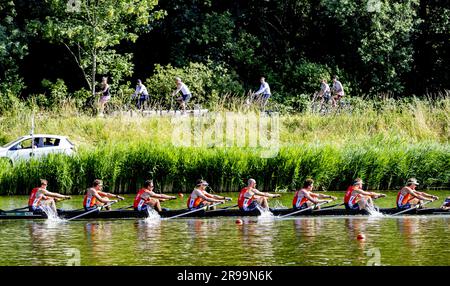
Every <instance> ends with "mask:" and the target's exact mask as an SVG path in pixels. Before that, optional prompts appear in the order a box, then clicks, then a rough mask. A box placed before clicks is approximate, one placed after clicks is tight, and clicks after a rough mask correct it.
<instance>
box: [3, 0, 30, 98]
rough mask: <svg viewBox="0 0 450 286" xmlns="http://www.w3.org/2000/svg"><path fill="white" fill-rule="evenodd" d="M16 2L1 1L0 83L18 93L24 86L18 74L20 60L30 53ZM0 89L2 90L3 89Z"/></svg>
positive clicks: (15, 93)
mask: <svg viewBox="0 0 450 286" xmlns="http://www.w3.org/2000/svg"><path fill="white" fill-rule="evenodd" d="M16 16H17V13H16V9H15V5H14V2H13V1H12V0H11V1H2V2H0V83H1V87H2V88H1V89H4V88H6V87H8V88H11V87H12V88H13V94H14V95H17V94H18V93H19V92H20V90H21V89H22V87H23V84H22V83H21V80H20V78H19V76H18V60H20V59H23V57H24V56H25V55H27V53H28V46H27V44H26V41H25V40H26V35H25V33H24V32H23V31H22V30H21V29H20V28H19V26H18V25H17V23H16ZM1 89H0V91H1Z"/></svg>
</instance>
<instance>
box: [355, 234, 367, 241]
mask: <svg viewBox="0 0 450 286" xmlns="http://www.w3.org/2000/svg"><path fill="white" fill-rule="evenodd" d="M356 239H358V240H365V239H366V236H365V235H364V234H363V233H360V234H358V236H357V237H356Z"/></svg>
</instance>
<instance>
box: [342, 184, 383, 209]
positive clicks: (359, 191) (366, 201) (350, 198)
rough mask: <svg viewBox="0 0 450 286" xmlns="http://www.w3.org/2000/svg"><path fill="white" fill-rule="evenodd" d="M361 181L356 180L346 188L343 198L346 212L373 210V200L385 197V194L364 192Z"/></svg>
mask: <svg viewBox="0 0 450 286" xmlns="http://www.w3.org/2000/svg"><path fill="white" fill-rule="evenodd" d="M362 186H363V181H362V179H360V178H357V179H355V180H354V181H353V183H352V185H351V186H350V187H348V189H347V192H346V193H345V196H344V204H345V208H346V209H347V210H365V209H367V208H374V205H373V199H377V198H383V197H386V195H385V194H379V193H375V192H366V191H364V190H363V188H362Z"/></svg>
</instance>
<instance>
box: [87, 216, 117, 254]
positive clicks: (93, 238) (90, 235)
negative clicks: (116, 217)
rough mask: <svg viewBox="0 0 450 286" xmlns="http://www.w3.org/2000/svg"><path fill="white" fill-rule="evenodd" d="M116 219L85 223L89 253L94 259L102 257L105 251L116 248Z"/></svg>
mask: <svg viewBox="0 0 450 286" xmlns="http://www.w3.org/2000/svg"><path fill="white" fill-rule="evenodd" d="M113 224H114V221H101V222H96V221H90V222H86V223H84V234H85V238H86V244H87V247H88V252H89V255H90V256H91V258H92V259H93V260H96V259H100V258H101V257H102V256H105V253H107V252H109V251H112V250H114V244H113V231H112V227H113Z"/></svg>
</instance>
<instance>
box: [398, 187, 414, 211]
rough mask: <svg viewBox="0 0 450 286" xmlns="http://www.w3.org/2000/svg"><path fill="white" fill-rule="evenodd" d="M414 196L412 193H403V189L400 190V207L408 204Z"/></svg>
mask: <svg viewBox="0 0 450 286" xmlns="http://www.w3.org/2000/svg"><path fill="white" fill-rule="evenodd" d="M413 198H414V197H413V196H412V195H411V194H410V193H406V194H403V192H402V191H400V192H398V194H397V207H399V208H400V207H402V206H403V205H406V204H407V203H408V202H409V201H410V200H412V199H413Z"/></svg>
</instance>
